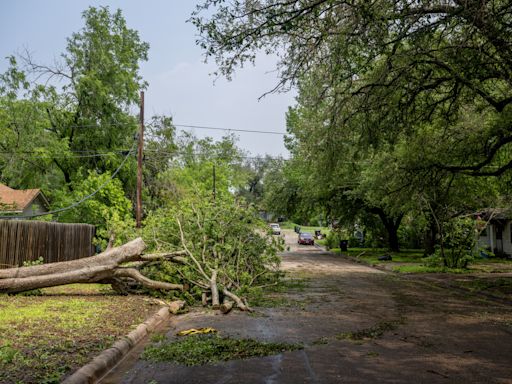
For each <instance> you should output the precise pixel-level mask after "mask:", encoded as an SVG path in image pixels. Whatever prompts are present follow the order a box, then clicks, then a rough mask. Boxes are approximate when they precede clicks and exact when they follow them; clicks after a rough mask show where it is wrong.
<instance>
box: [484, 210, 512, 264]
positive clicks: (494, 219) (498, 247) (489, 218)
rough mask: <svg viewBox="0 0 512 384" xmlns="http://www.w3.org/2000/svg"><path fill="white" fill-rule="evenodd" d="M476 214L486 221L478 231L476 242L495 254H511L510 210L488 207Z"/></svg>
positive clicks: (511, 225)
mask: <svg viewBox="0 0 512 384" xmlns="http://www.w3.org/2000/svg"><path fill="white" fill-rule="evenodd" d="M478 216H479V218H480V219H481V220H482V221H485V222H486V223H487V226H486V227H485V228H484V230H483V231H482V232H481V233H480V237H479V238H478V244H479V245H480V246H481V247H483V248H486V249H489V250H491V251H492V252H493V253H494V254H495V255H496V256H501V257H502V256H509V257H510V256H512V211H510V210H509V211H507V210H504V209H492V210H491V209H489V210H485V211H483V212H481V213H479V215H478Z"/></svg>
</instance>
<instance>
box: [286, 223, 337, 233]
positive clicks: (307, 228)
mask: <svg viewBox="0 0 512 384" xmlns="http://www.w3.org/2000/svg"><path fill="white" fill-rule="evenodd" d="M296 225H298V226H299V227H300V230H301V232H310V233H311V234H312V235H314V234H315V231H316V230H321V231H322V234H324V235H327V234H329V233H330V232H331V230H330V229H329V227H320V226H316V227H315V226H307V225H300V224H295V223H292V222H291V221H285V222H282V223H279V226H280V227H281V228H283V229H295V226H296Z"/></svg>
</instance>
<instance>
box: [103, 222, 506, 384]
mask: <svg viewBox="0 0 512 384" xmlns="http://www.w3.org/2000/svg"><path fill="white" fill-rule="evenodd" d="M285 238H286V241H287V243H288V245H289V246H290V250H289V251H288V252H285V253H284V254H283V255H282V260H283V262H282V268H283V269H284V270H285V271H287V272H288V276H289V277H290V278H293V279H299V280H300V281H303V282H304V283H305V284H306V287H305V289H302V290H299V289H291V290H290V292H288V293H286V294H283V295H282V296H281V297H280V299H281V302H280V303H281V305H279V306H277V307H273V308H257V311H256V313H255V314H247V313H241V312H237V311H234V312H233V313H230V314H229V315H220V314H217V313H214V312H211V311H205V310H197V311H192V312H190V313H188V314H185V315H182V316H179V317H176V318H173V320H172V321H170V322H169V323H168V324H166V325H165V329H163V330H162V332H165V334H166V337H167V338H168V339H171V340H172V339H174V338H175V337H176V336H175V333H176V332H177V331H178V330H182V329H186V328H191V327H203V326H208V327H214V328H217V329H218V330H219V332H220V334H221V335H223V336H232V337H250V338H254V339H258V340H264V341H285V342H291V343H296V342H300V343H303V344H304V349H303V350H299V351H293V352H285V353H282V354H279V355H275V356H268V357H262V358H252V359H248V360H234V361H230V362H226V363H219V364H216V365H206V366H200V367H186V366H180V365H177V364H171V363H151V362H148V361H144V360H139V359H138V353H140V350H141V348H142V347H139V348H138V349H137V350H136V351H134V352H133V353H132V354H131V356H128V358H127V359H126V360H125V362H124V363H121V364H120V365H119V366H118V367H117V368H116V369H115V370H114V371H113V372H112V373H111V374H110V375H109V376H107V377H106V378H105V379H104V380H103V381H102V383H103V384H107V383H109V384H112V383H126V384H128V383H133V384H135V383H137V384H142V383H145V384H146V383H150V382H151V383H154V384H156V383H162V384H163V383H190V384H192V383H219V384H220V383H242V382H243V383H244V384H248V383H290V384H291V383H512V307H511V306H509V305H507V304H505V303H497V302H494V301H488V300H484V299H482V298H479V297H473V296H469V295H468V294H467V293H464V292H460V291H455V292H454V291H452V290H449V289H447V288H445V287H444V288H443V287H442V286H439V285H436V284H434V283H432V282H431V281H428V280H423V279H421V278H411V277H408V278H402V277H401V276H399V275H396V274H392V273H388V272H383V271H380V270H376V269H374V268H371V267H367V266H364V265H361V264H356V263H353V262H352V261H350V260H348V259H345V258H343V257H342V256H340V255H333V254H331V253H328V252H325V251H323V250H322V249H321V248H318V247H312V246H299V245H297V244H296V235H295V234H294V233H293V232H291V231H285Z"/></svg>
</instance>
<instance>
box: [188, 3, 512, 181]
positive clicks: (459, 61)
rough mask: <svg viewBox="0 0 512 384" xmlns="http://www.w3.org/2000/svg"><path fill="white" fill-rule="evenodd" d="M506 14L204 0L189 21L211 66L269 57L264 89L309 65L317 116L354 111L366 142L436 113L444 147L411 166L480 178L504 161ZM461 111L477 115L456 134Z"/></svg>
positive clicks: (419, 6) (493, 7) (412, 6)
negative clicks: (272, 62)
mask: <svg viewBox="0 0 512 384" xmlns="http://www.w3.org/2000/svg"><path fill="white" fill-rule="evenodd" d="M211 8H213V9H214V10H213V11H212V10H211ZM511 16H512V8H511V7H510V4H509V2H508V1H502V0H491V1H482V0H464V1H459V0H451V1H444V0H443V1H441V0H438V1H436V0H420V1H410V0H399V1H391V0H377V1H372V2H368V1H364V0H355V1H340V0H292V1H272V0H261V1H237V2H232V3H226V2H224V1H216V0H206V1H203V3H202V4H201V5H200V6H198V9H197V11H196V12H195V13H194V14H193V16H192V19H191V20H192V22H193V23H194V24H195V25H196V26H197V28H198V30H199V32H200V38H199V40H198V43H199V44H200V45H201V46H202V47H203V48H204V50H205V52H206V55H207V56H208V57H213V58H214V59H215V60H216V62H217V64H218V66H219V72H220V73H221V74H223V75H225V76H228V77H230V76H231V75H232V73H233V72H234V70H235V69H236V68H237V67H239V66H241V65H243V64H245V63H246V62H254V59H255V57H256V55H257V54H258V53H261V52H262V51H263V52H265V53H274V54H277V55H278V56H279V58H280V60H279V64H278V68H279V70H280V74H281V81H280V83H279V84H278V85H277V86H276V89H275V90H280V89H283V88H286V87H288V86H293V85H296V84H297V82H298V81H299V80H301V79H302V78H304V76H306V75H308V74H311V73H312V72H313V70H315V78H314V81H316V82H318V84H321V85H322V89H321V90H319V92H318V99H319V100H323V99H326V98H328V99H331V100H332V103H331V120H330V121H329V125H332V126H339V125H340V120H341V122H344V121H345V120H347V119H359V121H360V124H359V129H360V130H361V131H362V132H363V133H364V134H365V139H366V142H365V145H368V144H372V145H375V144H376V142H378V141H380V140H387V141H394V140H396V139H397V137H398V136H399V135H400V134H406V135H409V136H412V135H414V134H415V132H414V131H413V130H412V129H411V126H412V124H411V123H414V124H415V126H417V125H416V123H418V122H420V121H421V122H425V123H430V122H431V121H432V119H438V120H442V121H443V123H444V124H442V125H440V129H441V131H440V132H442V134H443V136H444V138H445V140H444V142H445V143H450V144H452V146H451V147H450V152H451V153H452V155H451V156H444V157H438V156H436V157H434V158H426V159H425V161H424V164H423V166H424V167H436V168H439V169H446V170H448V171H450V172H462V173H466V174H470V175H476V176H487V175H502V174H503V173H504V172H505V171H506V170H507V169H509V168H512V161H511V160H510V158H509V157H508V156H507V153H508V150H509V146H510V144H511V143H512V115H511V113H512V112H511V110H512V105H511V104H512V84H511V82H510V79H511V78H512V76H511V75H512V66H511V64H510V63H511V62H512V61H511V59H512V44H511V40H510V36H511V32H512V26H511V24H510V18H511ZM318 67H321V68H323V70H321V71H318V70H317V68H318ZM347 105H348V106H349V110H347ZM354 106H355V108H354ZM369 111H371V112H372V113H370V114H369V115H368V112H369ZM468 111H469V112H470V113H479V114H480V113H483V114H485V115H487V116H488V120H486V124H483V125H480V126H478V127H475V126H471V127H470V131H471V134H469V135H466V132H467V130H468V127H467V124H465V123H466V121H465V120H464V116H465V114H466V113H468ZM375 122H378V124H374V123H375Z"/></svg>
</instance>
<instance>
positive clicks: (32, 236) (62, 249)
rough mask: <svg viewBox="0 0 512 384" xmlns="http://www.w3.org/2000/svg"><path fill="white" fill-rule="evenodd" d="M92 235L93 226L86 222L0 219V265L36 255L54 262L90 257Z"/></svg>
mask: <svg viewBox="0 0 512 384" xmlns="http://www.w3.org/2000/svg"><path fill="white" fill-rule="evenodd" d="M94 235H95V227H94V226H93V225H89V224H62V223H47V222H41V221H21V220H0V268H11V267H18V266H22V265H23V262H24V261H32V260H37V259H38V258H39V257H42V258H43V260H44V263H54V262H57V261H68V260H75V259H80V258H82V257H88V256H92V255H94V246H93V244H92V240H93V238H94Z"/></svg>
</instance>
